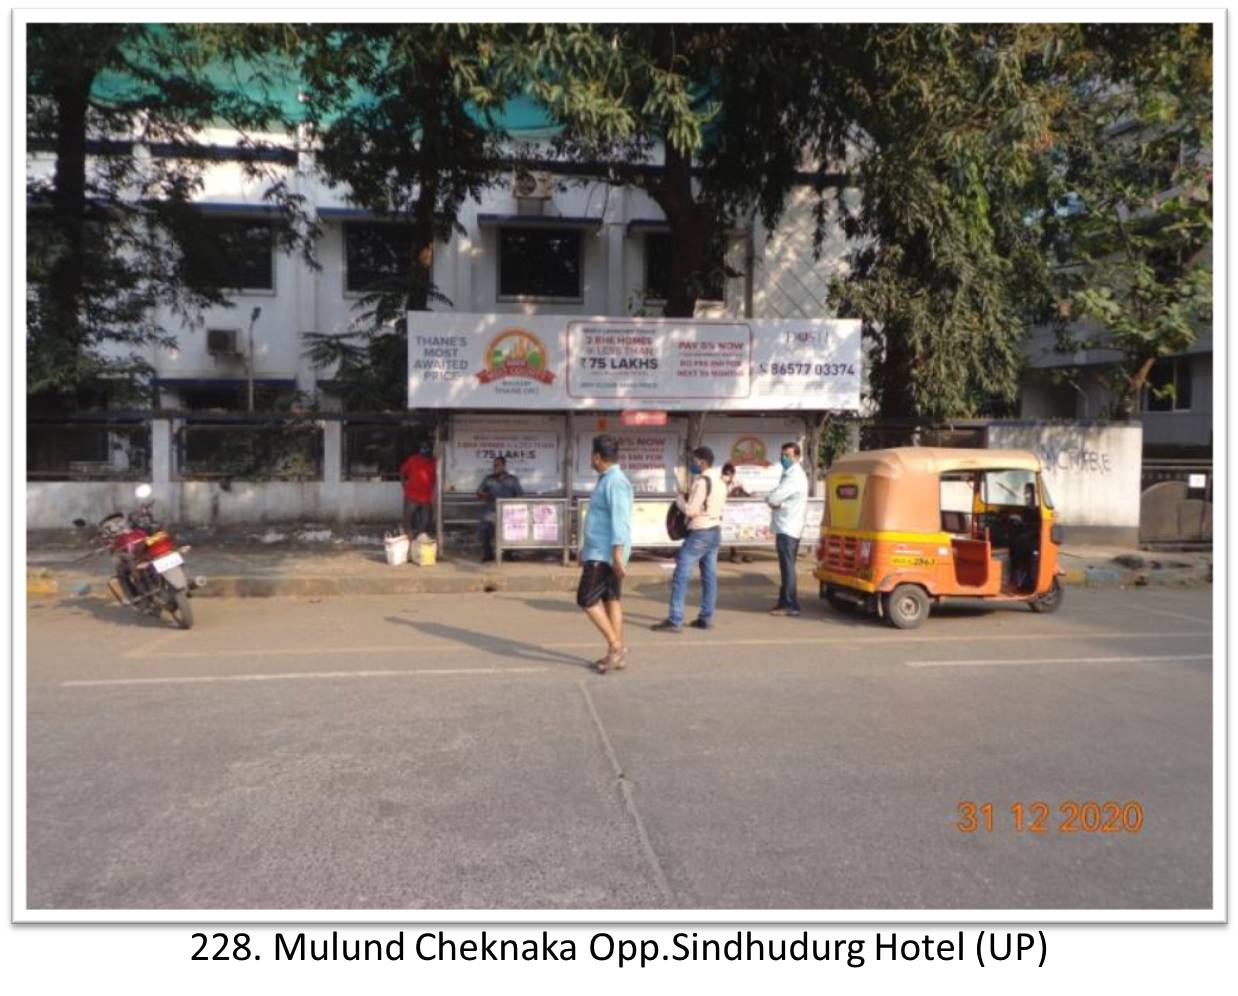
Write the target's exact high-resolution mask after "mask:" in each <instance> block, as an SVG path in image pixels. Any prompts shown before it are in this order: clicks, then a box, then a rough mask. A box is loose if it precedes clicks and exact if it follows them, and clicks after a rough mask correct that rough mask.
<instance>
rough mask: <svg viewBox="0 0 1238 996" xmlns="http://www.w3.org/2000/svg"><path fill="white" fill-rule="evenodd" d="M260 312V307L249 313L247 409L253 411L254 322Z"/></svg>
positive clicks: (251, 412)
mask: <svg viewBox="0 0 1238 996" xmlns="http://www.w3.org/2000/svg"><path fill="white" fill-rule="evenodd" d="M261 314H262V309H261V308H254V310H253V311H251V312H250V314H249V411H250V414H253V411H254V323H255V322H256V321H258V316H259V315H261Z"/></svg>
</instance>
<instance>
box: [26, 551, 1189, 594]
mask: <svg viewBox="0 0 1238 996" xmlns="http://www.w3.org/2000/svg"><path fill="white" fill-rule="evenodd" d="M80 557H81V547H80V546H79V547H71V546H68V545H61V544H46V543H44V544H40V545H34V544H33V543H32V544H31V547H30V549H29V550H28V552H27V557H26V565H27V581H26V588H27V593H28V594H30V595H45V596H54V595H87V594H106V589H105V584H106V581H107V578H108V574H109V571H110V559H109V558H108V557H106V556H95V557H92V558H90V559H88V560H84V561H83V560H80V559H79V558H80ZM517 557H518V558H519V559H517V560H514V561H510V562H506V563H503V564H502V565H496V564H480V563H478V562H477V561H476V559H473V558H467V557H465V556H463V555H461V556H453V555H451V554H449V555H448V556H446V557H443V558H441V559H440V561H439V563H438V564H436V565H435V566H434V567H417V566H415V565H413V564H402V565H399V566H396V567H392V566H389V565H388V564H387V563H386V561H385V559H384V557H383V553H382V551H381V550H380V549H376V548H374V547H372V546H370V547H357V546H345V545H343V544H338V543H337V544H332V543H321V544H297V545H287V546H265V547H258V548H252V547H246V546H243V545H234V544H197V545H194V546H193V548H192V550H191V551H190V552H189V553H188V554H187V556H186V561H187V567H188V570H189V573H190V574H191V576H199V575H201V576H205V577H206V578H207V581H208V583H207V585H206V587H205V588H203V589H202V590H201V591H200V592H198V595H199V596H200V597H205V598H212V597H213V598H261V597H270V596H318V597H321V596H328V595H403V594H468V593H472V592H493V591H510V592H527V593H533V592H552V591H571V590H573V589H574V588H575V587H576V583H577V580H578V579H579V572H578V569H577V567H576V566H575V564H573V565H572V566H569V567H566V568H565V567H563V565H562V564H561V562H560V561H559V559H558V558H557V557H550V556H547V555H542V554H538V553H532V552H525V553H522V554H517ZM1061 563H1062V567H1063V568H1064V569H1065V571H1066V577H1065V580H1066V583H1067V584H1070V585H1084V586H1088V587H1125V586H1141V585H1169V586H1174V587H1194V586H1198V585H1206V584H1210V583H1211V581H1212V553H1211V551H1207V552H1203V553H1201V552H1191V553H1148V552H1146V551H1139V550H1126V549H1120V548H1113V547H1073V546H1067V547H1063V549H1062V555H1061ZM673 567H674V561H673V559H672V558H671V557H670V556H669V555H656V554H645V553H638V554H637V555H636V556H635V557H634V558H633V561H632V564H631V578H630V581H629V587H630V588H635V589H636V590H645V589H646V588H647V587H648V586H651V585H664V584H666V583H667V582H668V581H669V579H670V573H671V570H672V569H673ZM719 574H720V578H719V581H720V583H721V584H723V585H727V586H731V585H737V584H739V585H759V586H761V587H770V586H774V587H776V586H777V583H778V582H777V578H778V562H777V560H776V559H775V557H774V555H773V552H772V551H749V552H748V561H747V562H740V563H735V562H732V561H730V560H729V559H725V558H724V559H723V560H721V561H720V563H719ZM800 587H801V590H802V591H804V592H808V593H811V594H812V595H814V596H815V594H816V590H817V582H816V579H815V578H813V576H812V562H811V559H810V558H809V557H804V558H802V559H801V561H800Z"/></svg>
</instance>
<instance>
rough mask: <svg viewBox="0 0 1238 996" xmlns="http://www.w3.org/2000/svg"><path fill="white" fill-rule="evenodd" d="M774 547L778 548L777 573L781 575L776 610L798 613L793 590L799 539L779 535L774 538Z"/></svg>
mask: <svg viewBox="0 0 1238 996" xmlns="http://www.w3.org/2000/svg"><path fill="white" fill-rule="evenodd" d="M774 545H775V546H777V548H778V573H779V574H781V575H782V586H781V587H780V588H779V589H778V608H780V609H791V610H793V611H795V612H799V611H800V599H799V593H798V592H797V591H796V590H795V587H796V586H795V558H796V557H798V556H799V553H800V541H799V537H797V536H788V535H787V534H786V533H779V534H778V535H777V536H776V537H775V538H774Z"/></svg>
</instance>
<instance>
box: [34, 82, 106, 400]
mask: <svg viewBox="0 0 1238 996" xmlns="http://www.w3.org/2000/svg"><path fill="white" fill-rule="evenodd" d="M93 79H94V70H93V68H87V67H83V71H82V72H81V73H80V74H75V75H72V76H69V77H68V78H66V79H64V80H63V81H62V82H61V83H60V84H59V85H57V86H56V87H55V90H54V91H53V96H54V99H55V102H56V169H55V173H54V175H53V179H52V191H51V201H52V218H51V223H52V231H53V233H54V237H55V240H56V251H55V256H54V262H53V263H52V266H51V269H50V272H49V273H48V275H47V284H46V286H45V287H44V289H43V291H44V294H45V295H46V298H45V300H44V301H43V302H42V303H43V307H44V314H46V315H47V316H48V319H49V321H48V323H47V326H46V328H45V329H44V332H45V333H47V334H50V335H51V336H52V337H53V339H54V340H55V342H54V345H53V344H52V343H45V344H44V346H45V347H46V348H48V351H49V352H50V353H51V354H52V355H53V356H54V357H55V360H56V362H59V363H61V364H74V365H75V364H76V362H77V360H78V358H79V354H80V352H81V348H82V327H81V320H82V306H83V296H84V291H85V273H86V260H85V254H86V245H85V241H86V240H85V233H86V211H87V201H86V115H87V108H88V106H89V95H90V87H91V83H92V81H93ZM74 379H76V378H74ZM66 400H67V399H66Z"/></svg>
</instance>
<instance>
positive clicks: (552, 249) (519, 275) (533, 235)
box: [499, 228, 583, 301]
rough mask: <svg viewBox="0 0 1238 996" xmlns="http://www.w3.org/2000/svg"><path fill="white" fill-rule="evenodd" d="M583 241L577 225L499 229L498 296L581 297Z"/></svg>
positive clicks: (570, 299) (571, 298)
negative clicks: (572, 227) (576, 227)
mask: <svg viewBox="0 0 1238 996" xmlns="http://www.w3.org/2000/svg"><path fill="white" fill-rule="evenodd" d="M581 256H582V241H581V236H580V232H579V231H578V230H575V229H566V230H565V229H558V230H556V229H545V228H501V229H499V297H500V298H501V299H502V298H527V297H537V298H546V299H549V300H555V301H580V300H581V299H582V298H583V292H582V290H581V271H582V269H583V267H582V266H581Z"/></svg>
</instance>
